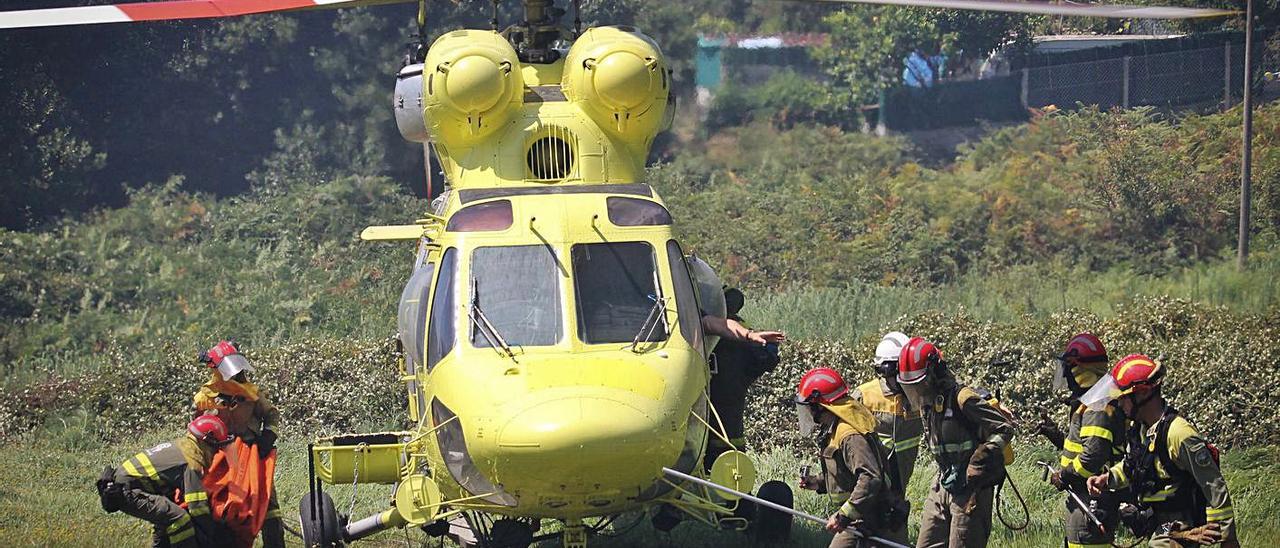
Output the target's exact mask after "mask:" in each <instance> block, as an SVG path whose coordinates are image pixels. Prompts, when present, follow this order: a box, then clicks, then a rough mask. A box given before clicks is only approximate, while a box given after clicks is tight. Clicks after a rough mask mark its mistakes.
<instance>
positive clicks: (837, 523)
mask: <svg viewBox="0 0 1280 548" xmlns="http://www.w3.org/2000/svg"><path fill="white" fill-rule="evenodd" d="M795 401H796V413H797V415H798V419H799V425H800V435H801V436H804V437H806V438H808V439H810V440H812V441H813V442H814V443H815V444H816V445H817V446H818V447H819V448H820V453H819V456H820V458H821V460H820V462H821V463H822V474H821V475H819V476H810V475H808V474H807V473H802V475H801V478H800V488H801V489H810V490H815V491H817V492H819V493H826V494H827V495H828V496H829V497H831V498H832V499H835V501H836V502H840V503H841V505H840V509H839V510H837V511H836V512H835V513H834V514H832V515H831V517H830V518H828V519H827V525H826V529H827V530H828V531H831V532H833V533H836V536H835V538H833V539H831V547H832V548H835V547H841V548H849V547H856V546H876V544H873V543H872V542H871V541H869V540H867V539H866V537H869V536H876V537H880V538H885V539H889V540H893V541H895V542H903V541H905V540H906V526H907V511H908V507H907V506H906V501H905V500H904V499H902V498H900V497H898V496H897V492H896V491H895V490H893V489H892V488H891V487H890V485H889V481H888V480H887V479H886V477H885V470H886V469H887V466H888V464H887V463H888V461H887V460H886V457H885V451H884V449H883V448H881V446H880V442H879V440H877V439H876V435H875V423H876V419H875V417H874V416H872V414H871V411H870V410H868V409H867V408H866V407H864V406H863V405H862V404H861V403H858V402H857V401H856V400H854V399H853V398H851V397H849V390H848V388H847V387H846V386H845V383H844V379H843V378H841V376H840V374H839V373H837V372H836V371H835V370H834V369H831V368H827V367H819V368H817V369H813V370H811V371H809V372H808V373H805V374H804V376H802V377H801V378H800V384H799V386H798V387H797V389H796V400H795Z"/></svg>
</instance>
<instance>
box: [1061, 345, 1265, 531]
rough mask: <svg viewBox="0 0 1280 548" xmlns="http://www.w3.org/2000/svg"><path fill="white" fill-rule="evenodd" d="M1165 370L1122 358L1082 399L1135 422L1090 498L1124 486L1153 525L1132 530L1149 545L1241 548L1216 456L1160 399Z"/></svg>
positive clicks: (1139, 358) (1138, 358) (1136, 357)
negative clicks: (1118, 458) (1124, 449)
mask: <svg viewBox="0 0 1280 548" xmlns="http://www.w3.org/2000/svg"><path fill="white" fill-rule="evenodd" d="M1164 374H1165V370H1164V367H1163V366H1161V364H1160V363H1159V362H1156V361H1154V360H1152V359H1151V358H1148V357H1146V356H1144V355H1141V354H1133V355H1130V356H1127V357H1125V358H1124V359H1122V360H1120V361H1119V362H1117V363H1116V364H1115V366H1114V367H1113V368H1112V369H1111V373H1110V374H1109V375H1107V377H1105V378H1104V379H1102V380H1101V381H1099V382H1098V384H1096V385H1094V387H1093V388H1092V389H1090V390H1089V392H1088V393H1086V394H1085V395H1084V396H1083V397H1081V399H1080V401H1081V402H1083V403H1085V404H1086V405H1088V406H1089V407H1090V408H1093V409H1098V408H1101V406H1103V405H1106V404H1107V403H1108V402H1111V401H1116V402H1117V405H1118V407H1119V408H1120V410H1121V411H1123V412H1124V414H1125V415H1126V416H1128V417H1129V418H1131V419H1133V421H1134V429H1133V431H1131V432H1130V435H1129V451H1128V453H1127V454H1126V455H1125V458H1124V460H1123V461H1122V462H1120V463H1119V464H1116V465H1114V466H1112V467H1111V469H1110V470H1108V471H1107V472H1106V473H1104V474H1101V475H1098V476H1094V477H1092V478H1089V481H1088V487H1089V492H1090V493H1091V494H1100V493H1102V492H1104V491H1114V490H1116V489H1120V488H1124V487H1128V488H1130V489H1132V490H1133V492H1134V494H1135V495H1136V496H1137V497H1138V501H1139V505H1138V506H1139V509H1140V510H1142V509H1144V508H1149V509H1150V510H1151V512H1150V515H1151V517H1150V519H1148V520H1145V523H1138V524H1132V523H1131V524H1130V528H1132V529H1134V533H1135V534H1137V535H1138V536H1146V535H1148V534H1150V535H1152V537H1151V540H1150V542H1149V545H1150V546H1153V547H1157V548H1176V547H1183V546H1196V545H1204V544H1217V543H1221V545H1222V546H1225V547H1229V548H1238V547H1239V546H1240V542H1239V540H1238V538H1239V532H1238V530H1237V527H1236V523H1235V512H1234V510H1233V509H1232V506H1231V493H1230V492H1229V491H1228V490H1227V481H1226V480H1225V479H1223V477H1222V470H1221V469H1220V468H1219V463H1218V450H1217V448H1216V447H1214V446H1213V445H1212V444H1210V443H1208V442H1206V441H1205V440H1204V438H1202V437H1201V436H1200V434H1199V432H1197V431H1196V429H1195V427H1193V426H1191V423H1190V422H1187V420H1186V419H1185V418H1183V417H1182V416H1181V415H1180V414H1179V413H1178V411H1177V410H1176V409H1174V408H1173V406H1172V405H1169V403H1168V402H1167V401H1166V400H1165V399H1164V397H1163V395H1161V393H1160V385H1161V382H1162V381H1163V379H1164Z"/></svg>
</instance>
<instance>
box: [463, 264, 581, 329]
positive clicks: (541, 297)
mask: <svg viewBox="0 0 1280 548" xmlns="http://www.w3.org/2000/svg"><path fill="white" fill-rule="evenodd" d="M559 272H560V270H559V267H558V266H557V260H556V257H555V251H554V250H553V249H552V248H550V247H548V246H545V245H517V246H494V247H478V248H476V250H475V252H474V253H473V254H472V256H471V280H470V281H469V282H468V285H469V288H470V294H471V297H470V299H471V300H470V301H469V303H468V305H469V306H468V307H467V314H468V315H469V316H470V319H469V323H470V325H471V343H472V344H473V345H475V346H476V347H477V348H502V347H516V346H547V345H552V344H555V343H556V342H558V341H559V340H560V332H561V317H562V314H561V312H560V280H559ZM507 350H509V348H507Z"/></svg>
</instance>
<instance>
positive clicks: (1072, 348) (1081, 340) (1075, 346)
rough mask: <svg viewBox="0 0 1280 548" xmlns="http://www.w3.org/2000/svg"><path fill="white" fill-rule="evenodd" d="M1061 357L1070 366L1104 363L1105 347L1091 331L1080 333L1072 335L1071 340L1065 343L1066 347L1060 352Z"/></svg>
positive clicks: (1105, 356)
mask: <svg viewBox="0 0 1280 548" xmlns="http://www.w3.org/2000/svg"><path fill="white" fill-rule="evenodd" d="M1061 359H1062V361H1064V362H1067V363H1069V364H1071V366H1072V367H1075V366H1077V365H1085V364H1090V363H1106V361H1107V349H1106V348H1103V346H1102V341H1100V340H1098V337H1096V336H1094V334H1093V333H1081V334H1079V335H1076V336H1074V337H1072V338H1071V342H1069V343H1067V349H1066V350H1064V351H1063V352H1062V356H1061Z"/></svg>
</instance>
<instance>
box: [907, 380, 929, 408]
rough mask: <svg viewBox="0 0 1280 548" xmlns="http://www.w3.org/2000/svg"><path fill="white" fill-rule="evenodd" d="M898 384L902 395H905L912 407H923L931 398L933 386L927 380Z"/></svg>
mask: <svg viewBox="0 0 1280 548" xmlns="http://www.w3.org/2000/svg"><path fill="white" fill-rule="evenodd" d="M899 386H900V387H901V388H902V395H903V396H906V398H907V403H910V404H911V408H912V409H924V408H925V407H926V406H927V404H928V403H931V400H933V386H932V385H930V384H929V383H928V382H927V381H926V382H917V383H913V384H899Z"/></svg>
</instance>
